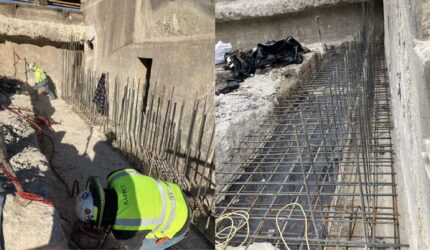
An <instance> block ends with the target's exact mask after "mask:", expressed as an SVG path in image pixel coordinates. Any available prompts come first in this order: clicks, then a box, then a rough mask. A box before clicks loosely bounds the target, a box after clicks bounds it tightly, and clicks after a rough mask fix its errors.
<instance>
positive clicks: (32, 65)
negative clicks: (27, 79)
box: [28, 63, 36, 70]
mask: <svg viewBox="0 0 430 250" xmlns="http://www.w3.org/2000/svg"><path fill="white" fill-rule="evenodd" d="M34 66H36V64H35V63H30V64H29V65H28V69H30V70H31V69H33V68H34Z"/></svg>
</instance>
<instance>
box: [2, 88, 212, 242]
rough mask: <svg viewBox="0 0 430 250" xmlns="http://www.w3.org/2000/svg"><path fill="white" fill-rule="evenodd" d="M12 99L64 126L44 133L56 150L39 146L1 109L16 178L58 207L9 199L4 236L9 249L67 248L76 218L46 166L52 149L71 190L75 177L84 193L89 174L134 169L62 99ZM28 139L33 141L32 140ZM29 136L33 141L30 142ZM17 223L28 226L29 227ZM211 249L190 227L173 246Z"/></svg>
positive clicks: (45, 143)
mask: <svg viewBox="0 0 430 250" xmlns="http://www.w3.org/2000/svg"><path fill="white" fill-rule="evenodd" d="M14 99H24V100H26V101H24V102H22V101H21V102H18V103H15V101H13V104H15V105H19V106H25V107H31V106H33V108H34V111H35V113H36V114H43V115H46V116H48V117H51V118H52V119H54V120H55V121H57V122H60V124H56V125H53V129H54V130H55V131H46V133H47V134H48V135H49V136H50V137H51V138H52V141H53V144H54V147H53V148H52V143H49V141H45V140H43V141H42V143H41V144H40V149H39V147H38V144H37V138H36V135H35V133H34V130H32V129H31V128H30V127H29V126H28V125H27V124H26V122H25V121H17V122H13V123H10V122H9V123H10V124H4V122H3V121H6V120H7V121H10V120H11V119H9V118H8V117H9V116H11V115H10V114H8V113H6V112H5V111H1V112H0V121H1V122H2V124H1V128H2V130H10V131H6V132H5V133H6V140H7V142H8V143H7V144H8V148H10V150H11V152H13V154H12V158H11V163H12V165H13V167H14V169H15V171H17V175H18V178H19V179H20V180H23V182H24V187H25V188H26V189H27V190H29V191H32V192H35V193H36V194H38V195H42V196H43V197H46V198H49V199H50V200H52V201H53V202H55V207H56V209H54V208H53V207H49V206H46V205H43V204H40V203H39V204H37V203H32V204H31V206H29V207H28V208H26V209H21V208H17V207H16V206H17V205H16V204H15V203H13V202H10V201H9V200H10V199H9V200H8V201H7V202H6V207H5V213H4V218H5V219H4V233H5V240H6V241H7V242H13V245H9V246H11V247H10V248H8V249H29V248H34V247H47V248H52V247H66V244H65V241H66V240H65V238H67V236H68V235H69V234H70V230H71V223H73V222H74V221H75V220H76V216H75V212H74V199H72V198H70V197H69V194H68V193H67V190H66V188H65V187H64V185H62V184H61V182H60V181H59V180H58V179H57V178H56V177H55V176H54V175H53V173H52V171H50V168H49V167H48V166H49V165H48V162H49V159H50V157H51V155H52V152H54V154H53V155H52V161H51V162H52V167H54V168H55V169H56V170H57V172H58V173H59V175H60V176H61V177H62V178H63V179H64V181H65V182H66V183H67V185H68V186H69V189H72V185H73V183H74V181H75V180H77V181H78V182H79V189H80V191H82V190H83V189H84V185H85V182H86V180H87V178H88V177H89V176H91V175H96V176H99V177H100V178H101V180H102V182H103V184H104V185H106V176H107V175H108V174H109V173H110V172H111V171H113V170H116V169H119V168H124V167H130V164H129V163H128V162H127V160H126V159H125V158H124V157H123V156H122V155H121V153H120V152H118V151H116V150H114V149H113V148H112V147H111V146H110V145H109V143H107V142H106V137H105V136H104V135H103V134H102V133H100V132H99V131H98V130H97V129H95V128H93V127H91V126H90V125H89V124H88V123H87V122H86V121H85V120H83V119H82V118H81V117H80V116H79V115H78V114H77V113H75V111H74V110H73V107H72V106H71V105H69V104H67V103H66V102H65V101H63V100H61V99H56V100H52V101H51V100H49V98H47V97H46V96H45V95H40V96H39V97H38V98H37V99H36V100H35V99H33V100H31V102H30V98H29V97H28V96H21V98H14ZM3 116H5V117H3ZM30 137H31V139H28V138H30ZM28 140H31V143H29V141H28ZM42 152H43V153H44V154H42ZM60 217H61V219H60ZM16 225H25V228H23V227H20V226H16ZM27 228H29V229H27ZM61 229H62V230H61ZM23 230H24V231H25V232H27V233H26V234H23V235H25V236H24V237H26V238H28V240H22V241H21V240H20V241H15V240H13V237H16V236H15V235H16V234H18V233H19V232H20V231H23ZM31 230H32V231H31ZM54 243H55V245H54ZM212 248H213V247H212V246H211V245H210V244H208V242H207V241H206V240H205V239H204V238H203V237H202V236H201V235H200V234H199V233H198V232H197V231H195V230H194V228H192V229H191V230H190V233H189V236H188V238H187V240H184V241H183V242H181V243H180V244H178V245H177V246H175V247H173V248H172V249H212Z"/></svg>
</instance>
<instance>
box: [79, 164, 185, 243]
mask: <svg viewBox="0 0 430 250" xmlns="http://www.w3.org/2000/svg"><path fill="white" fill-rule="evenodd" d="M107 183H108V184H107V188H106V189H103V186H102V184H101V180H100V178H99V177H96V176H91V177H90V178H89V179H88V181H87V183H86V190H85V191H83V192H82V193H80V194H79V195H78V196H77V198H76V213H77V216H78V218H79V222H78V223H76V224H75V226H74V229H73V232H72V237H71V240H72V243H73V244H75V245H76V246H77V247H79V248H85V249H97V248H105V249H106V248H107V249H142V250H143V249H144V250H161V249H166V248H168V247H171V246H173V245H175V244H177V243H178V242H180V241H181V240H183V239H184V238H185V236H186V234H187V232H188V229H189V225H190V219H191V216H190V215H191V213H190V209H189V206H188V202H187V199H186V196H185V195H184V194H183V193H182V191H181V189H180V187H179V186H178V185H176V184H174V183H170V182H166V181H162V180H159V179H155V178H152V177H150V176H146V175H143V174H141V173H139V172H138V171H137V170H135V169H132V168H125V169H120V170H117V171H114V172H112V173H110V174H109V175H108V177H107Z"/></svg>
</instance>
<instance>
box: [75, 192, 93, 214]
mask: <svg viewBox="0 0 430 250" xmlns="http://www.w3.org/2000/svg"><path fill="white" fill-rule="evenodd" d="M76 215H77V216H78V218H79V219H80V220H81V221H85V222H89V221H95V220H96V218H97V207H96V206H94V199H93V195H92V194H91V192H90V191H89V190H88V189H87V190H85V191H83V192H82V193H80V194H79V195H78V196H77V197H76Z"/></svg>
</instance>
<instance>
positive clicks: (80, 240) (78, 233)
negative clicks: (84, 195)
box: [70, 221, 106, 249]
mask: <svg viewBox="0 0 430 250" xmlns="http://www.w3.org/2000/svg"><path fill="white" fill-rule="evenodd" d="M105 236H106V233H105V232H102V231H98V230H96V229H95V228H93V227H92V226H91V225H90V224H89V223H85V222H81V221H78V222H77V223H75V225H74V226H73V231H72V235H71V237H70V238H71V241H72V243H73V244H75V245H76V246H77V247H78V248H80V249H100V247H101V246H102V244H103V242H104V239H105Z"/></svg>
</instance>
